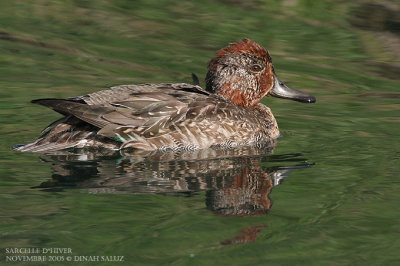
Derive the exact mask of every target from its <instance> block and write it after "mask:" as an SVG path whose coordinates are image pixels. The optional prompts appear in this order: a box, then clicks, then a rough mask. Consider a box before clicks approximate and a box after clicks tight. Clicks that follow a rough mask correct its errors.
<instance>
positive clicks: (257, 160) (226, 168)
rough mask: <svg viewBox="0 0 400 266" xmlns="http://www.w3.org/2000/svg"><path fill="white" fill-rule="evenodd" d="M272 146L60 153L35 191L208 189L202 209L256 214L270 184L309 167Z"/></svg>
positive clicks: (186, 192) (183, 192) (266, 203)
mask: <svg viewBox="0 0 400 266" xmlns="http://www.w3.org/2000/svg"><path fill="white" fill-rule="evenodd" d="M274 147H275V143H268V145H263V146H259V147H240V148H236V149H230V150H226V149H223V150H222V149H221V150H219V149H207V150H198V151H191V152H181V153H165V152H157V151H153V152H143V151H141V152H138V151H124V152H122V153H121V152H118V153H112V152H110V151H103V152H99V151H98V150H97V151H96V153H94V152H90V151H88V150H80V151H76V150H75V151H74V153H72V152H58V153H55V154H50V155H45V156H43V157H42V160H44V161H46V162H51V164H52V169H53V175H52V178H51V180H49V181H46V182H43V183H42V184H40V185H39V186H38V187H36V188H42V189H44V190H47V191H60V190H63V189H65V188H72V187H73V188H82V189H87V190H88V191H89V193H132V194H137V193H151V194H166V195H174V196H192V195H193V194H196V192H199V191H206V206H207V208H208V209H210V210H211V211H213V212H214V213H215V214H217V215H223V216H250V215H260V214H265V213H267V212H268V210H269V209H270V208H271V199H270V198H269V193H270V192H271V189H272V188H273V187H274V186H277V185H279V184H280V183H281V182H282V180H283V179H284V178H286V177H287V176H288V174H289V173H290V172H292V171H294V170H296V169H301V168H307V167H310V166H311V164H309V163H307V161H306V159H304V158H302V157H301V155H300V154H285V155H272V152H273V150H274Z"/></svg>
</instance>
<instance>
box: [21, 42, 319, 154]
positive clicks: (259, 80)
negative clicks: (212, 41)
mask: <svg viewBox="0 0 400 266" xmlns="http://www.w3.org/2000/svg"><path fill="white" fill-rule="evenodd" d="M236 57H237V59H239V60H238V61H239V62H234V61H233V60H234V59H235V58H236ZM240 58H242V62H240ZM246 60H247V61H246ZM228 62H230V63H228ZM229 64H230V65H229ZM243 70H246V71H247V70H248V71H247V72H245V71H243ZM246 74H247V75H249V77H246V76H245V75H246ZM206 81H207V90H203V89H202V88H201V87H199V86H196V85H190V84H185V83H177V84H142V85H122V86H116V87H112V88H110V89H108V90H103V91H99V92H95V93H92V94H88V95H84V96H78V97H73V98H68V99H66V100H62V99H40V100H34V101H32V102H34V103H38V104H41V105H44V106H47V107H49V108H52V109H53V110H55V111H57V112H59V113H61V114H63V115H64V116H65V117H63V118H62V119H60V120H58V121H56V122H54V123H52V124H51V125H50V126H49V127H48V128H46V129H45V130H44V131H43V133H42V135H41V136H40V137H39V138H38V140H36V141H35V142H33V143H30V144H27V145H23V146H18V147H16V148H15V150H19V151H30V152H52V151H56V150H61V149H66V148H73V147H75V148H82V147H96V148H97V147H102V148H110V149H122V148H127V147H131V148H135V149H144V150H155V149H161V150H164V149H165V150H169V149H171V150H190V149H204V148H209V147H220V148H225V147H226V148H232V147H235V146H238V145H254V144H260V143H265V142H268V141H271V140H273V139H276V138H277V137H278V136H279V130H278V126H277V123H276V120H275V118H274V116H273V115H272V112H271V111H270V109H269V108H268V107H266V106H265V105H263V104H261V103H259V101H260V99H261V98H262V97H264V96H266V95H267V94H268V93H270V94H271V95H274V96H278V97H288V96H287V95H286V94H282V92H280V91H279V89H282V88H283V89H287V90H289V94H290V93H292V94H293V93H294V94H296V95H295V96H296V97H292V96H291V95H290V98H294V99H295V100H298V101H304V102H314V101H315V99H314V98H313V97H312V96H309V95H306V94H304V93H301V92H298V91H295V90H292V89H289V88H287V87H286V86H285V85H284V84H283V83H281V82H280V81H279V80H278V79H277V77H276V76H275V73H274V70H273V66H272V61H271V59H270V57H269V54H268V52H266V50H265V49H264V48H262V47H261V46H259V45H258V44H256V43H254V42H252V41H250V40H247V39H244V40H243V41H242V42H239V43H235V44H233V45H231V46H229V47H228V48H225V49H223V50H221V51H220V52H219V53H218V54H217V57H216V58H214V59H213V60H211V62H210V65H209V72H208V74H207V80H206ZM252 87H253V88H252ZM275 88H277V89H275ZM273 89H275V91H271V90H273ZM288 98H289V97H288Z"/></svg>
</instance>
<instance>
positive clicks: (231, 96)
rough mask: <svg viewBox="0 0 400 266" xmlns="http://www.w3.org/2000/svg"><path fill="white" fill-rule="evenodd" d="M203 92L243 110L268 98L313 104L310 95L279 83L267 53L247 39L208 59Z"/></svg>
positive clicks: (313, 100)
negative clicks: (204, 90)
mask: <svg viewBox="0 0 400 266" xmlns="http://www.w3.org/2000/svg"><path fill="white" fill-rule="evenodd" d="M206 90H207V91H209V92H212V93H215V94H218V95H220V96H222V97H224V98H225V99H227V100H230V101H231V102H233V103H235V104H236V105H238V106H242V107H254V106H255V105H257V104H258V103H259V102H260V100H261V99H262V98H263V97H265V96H267V95H271V96H275V97H279V98H285V99H291V100H295V101H299V102H304V103H313V102H315V98H314V97H313V96H311V95H308V94H306V93H304V92H301V91H298V90H295V89H291V88H289V87H288V86H286V85H285V84H284V83H283V82H281V81H280V80H279V79H278V77H277V76H276V74H275V71H274V66H273V64H272V59H271V57H270V55H269V53H268V51H267V50H266V49H264V48H263V47H262V46H261V45H259V44H257V43H255V42H253V41H251V40H249V39H243V40H242V41H240V42H236V43H232V44H231V45H230V46H228V47H226V48H224V49H221V50H219V51H218V52H217V55H216V56H215V57H214V58H213V59H211V61H210V63H209V65H208V72H207V76H206Z"/></svg>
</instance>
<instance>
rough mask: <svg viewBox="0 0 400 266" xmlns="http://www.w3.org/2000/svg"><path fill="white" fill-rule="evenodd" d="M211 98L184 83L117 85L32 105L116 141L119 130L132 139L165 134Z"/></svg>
mask: <svg viewBox="0 0 400 266" xmlns="http://www.w3.org/2000/svg"><path fill="white" fill-rule="evenodd" d="M208 95H209V93H208V92H205V91H203V90H202V89H201V88H200V87H198V86H193V85H189V84H184V83H180V84H145V85H124V86H117V87H113V88H110V89H109V90H104V91H100V92H95V93H92V94H88V95H84V96H78V97H74V98H69V99H66V100H64V99H39V100H33V101H32V102H33V103H37V104H41V105H44V106H46V107H49V108H51V109H53V110H55V111H57V112H59V113H61V114H64V115H72V116H74V117H76V118H78V119H80V120H82V121H84V122H86V123H88V124H90V125H93V126H95V127H97V128H98V129H99V130H98V132H97V134H99V135H102V136H106V137H109V138H112V139H114V138H115V137H118V133H117V132H118V131H121V129H120V130H118V129H119V128H120V127H129V131H130V136H131V138H133V137H134V136H136V135H137V136H140V137H141V138H151V137H154V136H157V135H160V134H164V133H166V132H167V131H168V130H170V129H169V126H170V125H171V124H173V123H177V122H179V121H182V120H184V119H185V117H186V114H187V113H188V110H189V106H190V105H191V104H192V103H193V102H196V101H198V100H199V99H203V98H204V99H205V98H210V96H208ZM211 98H212V97H211ZM204 99H203V101H204ZM121 134H124V132H121ZM125 135H126V134H125ZM118 140H120V141H122V142H124V141H125V140H124V139H118Z"/></svg>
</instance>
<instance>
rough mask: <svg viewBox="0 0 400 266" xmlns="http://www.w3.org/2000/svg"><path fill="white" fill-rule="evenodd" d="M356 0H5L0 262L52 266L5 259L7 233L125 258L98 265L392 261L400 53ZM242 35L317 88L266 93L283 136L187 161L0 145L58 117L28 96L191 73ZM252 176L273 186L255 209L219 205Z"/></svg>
mask: <svg viewBox="0 0 400 266" xmlns="http://www.w3.org/2000/svg"><path fill="white" fill-rule="evenodd" d="M356 2H357V1H356ZM350 8H352V4H347V3H346V2H342V1H305V0H299V1H246V2H244V1H234V0H232V1H230V0H227V1H185V2H183V1H164V2H162V3H160V2H159V1H123V0H118V1H112V2H111V1H72V0H71V1H49V2H47V1H32V2H29V1H22V0H21V1H18V0H17V1H11V2H10V1H8V2H7V1H2V2H0V10H1V11H0V121H1V127H0V264H2V263H3V264H6V263H7V264H11V265H19V264H27V265H28V264H29V265H54V262H49V261H47V262H44V263H32V262H31V263H21V262H6V259H7V256H9V255H10V254H9V253H6V252H7V250H6V248H21V247H37V248H71V250H72V254H67V255H72V257H74V256H83V257H85V258H88V257H89V256H124V262H113V263H106V262H102V263H99V264H105V265H106V264H107V265H123V264H124V265H125V264H126V265H148V264H150V265H166V264H174V265H175V264H176V265H366V264H368V265H398V264H399V263H400V255H399V254H398V251H399V248H400V240H399V239H400V238H399V236H400V225H399V224H400V212H399V207H398V206H399V204H400V196H399V193H398V191H399V190H400V170H399V168H400V167H399V165H400V142H399V137H400V124H399V122H400V119H399V115H400V92H399V86H400V79H399V78H398V76H397V74H396V72H395V73H394V74H393V69H392V68H388V67H387V66H392V65H395V64H396V63H397V62H398V61H396V60H399V59H398V58H397V57H396V56H397V55H396V53H395V50H393V49H392V48H393V43H392V42H389V41H387V42H385V41H384V39H382V38H383V37H382V36H384V35H382V34H383V33H379V32H378V33H376V32H370V31H366V30H360V29H357V28H354V27H353V26H351V25H350V24H349V22H348V21H349V17H350V16H351V12H349V10H350ZM243 37H248V38H250V39H253V40H254V41H257V42H259V43H260V44H262V45H263V46H265V47H266V48H268V49H269V51H270V53H271V55H272V58H273V60H274V63H275V69H276V72H277V74H278V75H279V77H280V79H281V80H282V81H284V82H285V83H286V84H288V85H289V86H291V87H293V88H296V89H301V90H304V91H306V92H308V93H310V94H312V95H314V96H315V97H316V98H317V103H316V104H308V105H307V104H301V103H297V102H291V101H286V100H282V99H276V98H267V99H264V103H265V104H266V105H268V106H269V107H271V109H272V110H273V112H274V114H275V116H276V118H277V120H278V123H279V126H280V129H281V133H282V134H283V137H282V138H280V139H279V141H278V143H277V145H276V147H275V148H274V149H273V150H272V148H270V149H266V150H264V151H257V152H253V151H252V152H250V153H249V152H244V153H241V152H239V153H238V154H227V155H226V154H225V155H221V156H222V157H217V158H215V157H214V158H203V157H201V158H200V157H196V156H194V155H192V156H193V158H191V159H190V160H188V159H187V158H186V159H185V158H180V157H179V156H175V157H174V156H171V157H167V158H163V157H160V156H155V155H153V156H149V155H135V156H127V155H124V156H121V155H119V154H117V155H115V154H112V155H111V154H106V155H99V154H98V155H96V156H93V155H91V156H88V157H87V155H81V156H75V157H74V156H64V155H60V156H47V157H46V156H41V155H38V154H29V153H17V152H13V151H10V149H9V148H10V146H12V145H14V144H16V143H27V142H29V141H32V140H33V139H34V138H35V137H37V136H38V134H39V132H40V130H41V129H43V128H44V127H45V126H46V125H47V124H49V123H50V122H51V121H53V120H54V119H57V118H58V117H59V115H58V114H57V113H55V112H52V111H50V110H47V109H45V108H43V107H40V106H35V105H33V104H30V103H29V101H30V100H31V99H36V98H48V97H62V98H64V97H69V96H75V95H82V94H85V93H88V92H93V91H95V90H98V89H101V88H105V87H108V86H112V85H118V84H134V83H145V82H154V83H156V82H191V78H190V73H191V72H194V73H196V74H197V75H198V76H199V77H201V78H202V77H204V76H205V73H206V65H207V62H208V60H209V59H210V58H212V57H213V56H214V54H215V52H216V51H217V50H218V49H220V48H222V47H225V46H226V45H227V44H228V43H229V42H232V41H236V40H239V39H241V38H243ZM391 71H392V72H391ZM397 73H398V72H397ZM202 84H204V82H202ZM188 156H189V155H188ZM189 170H191V171H189ZM279 173H282V176H281V177H279ZM241 178H242V179H241ZM246 178H248V180H250V181H251V182H255V183H257V182H258V181H260V182H267V183H265V184H266V185H265V186H264V185H262V184H261V185H260V184H259V183H257V184H258V186H259V187H258V188H259V189H258V190H257V191H256V193H255V197H256V198H257V197H263V196H264V197H265V196H268V197H269V198H268V197H267V199H266V200H265V202H264V203H265V204H264V205H263V204H259V205H257V208H258V209H257V208H256V209H257V210H259V211H260V212H256V211H257V210H256V209H254V208H253V209H252V208H251V207H249V206H239V207H237V208H236V209H235V208H231V209H229V208H228V209H225V211H224V210H223V209H222V210H221V209H218V206H219V205H218V202H221V197H222V198H223V196H224V195H225V196H226V195H229V193H232V195H237V196H240V195H243V194H240V189H241V188H243V189H246V188H249V187H250V185H246V184H244V183H241V184H240V185H238V184H237V182H236V181H237V180H239V181H240V180H241V181H243V180H244V181H246ZM279 178H281V179H279ZM283 179H284V181H283V182H281V183H280V184H279V185H276V186H275V187H274V188H273V189H272V190H271V185H270V186H268V184H272V183H273V182H275V181H276V182H277V184H278V183H279V180H281V181H282V180H283ZM277 180H278V181H277ZM235 182H236V183H235ZM251 182H250V184H251ZM268 182H270V183H268ZM271 182H272V183H271ZM224 193H225V194H224ZM235 193H237V194H235ZM243 193H244V192H243ZM268 194H269V195H268ZM221 195H222V196H221ZM225 199H228V201H229V199H230V200H231V202H235V197H233V198H229V197H228V198H225ZM257 202H259V201H257ZM271 203H272V205H270V204H271ZM233 205H234V204H233ZM250 214H252V215H250ZM11 255H14V256H23V255H25V254H20V253H18V254H11ZM41 255H43V254H41ZM55 255H57V256H59V257H58V259H60V260H62V259H64V260H66V258H67V255H64V254H55ZM47 259H49V258H47ZM77 260H79V258H77ZM81 260H82V259H81ZM97 263H98V262H96V263H93V262H77V261H76V262H66V261H64V262H60V263H59V264H60V265H64V264H66V265H73V264H78V265H93V264H96V265H97Z"/></svg>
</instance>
